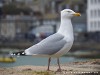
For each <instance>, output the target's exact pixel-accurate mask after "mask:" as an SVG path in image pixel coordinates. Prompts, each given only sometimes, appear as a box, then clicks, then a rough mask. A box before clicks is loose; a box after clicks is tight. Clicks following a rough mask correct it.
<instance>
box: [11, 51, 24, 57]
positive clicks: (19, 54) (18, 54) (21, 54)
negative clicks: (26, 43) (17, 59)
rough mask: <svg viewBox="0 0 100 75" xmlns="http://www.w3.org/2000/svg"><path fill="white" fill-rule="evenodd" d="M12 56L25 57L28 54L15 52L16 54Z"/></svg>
mask: <svg viewBox="0 0 100 75" xmlns="http://www.w3.org/2000/svg"><path fill="white" fill-rule="evenodd" d="M11 55H12V56H15V55H17V56H25V55H26V53H25V52H24V51H20V52H14V53H12V54H11Z"/></svg>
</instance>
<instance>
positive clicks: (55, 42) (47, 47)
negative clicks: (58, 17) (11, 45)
mask: <svg viewBox="0 0 100 75" xmlns="http://www.w3.org/2000/svg"><path fill="white" fill-rule="evenodd" d="M65 44H66V41H65V40H64V36H63V35H61V34H59V33H55V34H53V35H51V36H49V37H47V38H46V39H44V40H42V41H41V42H40V43H38V44H36V45H33V46H31V47H30V48H28V49H26V50H25V53H26V55H34V54H36V55H38V54H41V55H52V54H55V53H57V52H58V51H59V50H60V49H61V48H63V47H64V45H65Z"/></svg>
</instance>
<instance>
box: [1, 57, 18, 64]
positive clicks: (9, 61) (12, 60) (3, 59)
mask: <svg viewBox="0 0 100 75" xmlns="http://www.w3.org/2000/svg"><path fill="white" fill-rule="evenodd" d="M0 62H3V63H13V62H16V58H14V57H0Z"/></svg>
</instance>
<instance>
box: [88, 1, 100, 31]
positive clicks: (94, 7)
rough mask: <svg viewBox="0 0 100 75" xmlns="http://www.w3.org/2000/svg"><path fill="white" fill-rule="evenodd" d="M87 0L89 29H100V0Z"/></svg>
mask: <svg viewBox="0 0 100 75" xmlns="http://www.w3.org/2000/svg"><path fill="white" fill-rule="evenodd" d="M87 1H88V2H87V31H88V32H96V31H100V0H87Z"/></svg>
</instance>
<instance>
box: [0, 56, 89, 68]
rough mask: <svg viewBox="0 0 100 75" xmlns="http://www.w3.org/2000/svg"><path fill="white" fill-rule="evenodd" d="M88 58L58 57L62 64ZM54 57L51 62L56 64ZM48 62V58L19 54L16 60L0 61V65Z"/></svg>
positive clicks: (13, 65)
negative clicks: (9, 61)
mask: <svg viewBox="0 0 100 75" xmlns="http://www.w3.org/2000/svg"><path fill="white" fill-rule="evenodd" d="M83 60H88V59H78V58H74V57H60V63H61V64H64V63H67V62H75V61H83ZM56 62H57V61H56V58H52V61H51V64H52V65H56ZM47 63H48V58H46V57H45V58H44V57H33V56H20V57H16V62H14V63H0V67H15V66H23V65H36V66H46V65H47Z"/></svg>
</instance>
